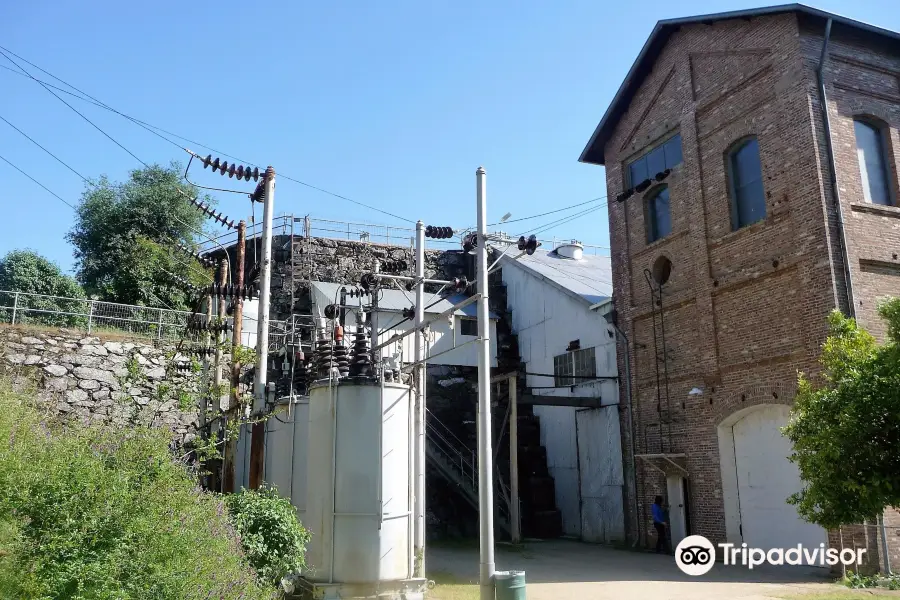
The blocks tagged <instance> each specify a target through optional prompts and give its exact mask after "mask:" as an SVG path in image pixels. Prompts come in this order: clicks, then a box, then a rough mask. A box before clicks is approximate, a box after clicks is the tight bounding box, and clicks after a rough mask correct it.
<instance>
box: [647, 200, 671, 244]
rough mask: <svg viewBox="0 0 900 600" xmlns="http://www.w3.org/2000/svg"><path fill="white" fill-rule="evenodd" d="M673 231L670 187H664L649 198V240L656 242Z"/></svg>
mask: <svg viewBox="0 0 900 600" xmlns="http://www.w3.org/2000/svg"><path fill="white" fill-rule="evenodd" d="M670 233H672V218H671V215H670V212H669V188H667V187H664V188H662V189H661V190H660V191H659V192H658V193H656V194H655V195H654V196H652V197H651V198H649V199H648V200H647V241H648V242H655V241H656V240H659V239H662V238H664V237H666V236H667V235H669V234H670Z"/></svg>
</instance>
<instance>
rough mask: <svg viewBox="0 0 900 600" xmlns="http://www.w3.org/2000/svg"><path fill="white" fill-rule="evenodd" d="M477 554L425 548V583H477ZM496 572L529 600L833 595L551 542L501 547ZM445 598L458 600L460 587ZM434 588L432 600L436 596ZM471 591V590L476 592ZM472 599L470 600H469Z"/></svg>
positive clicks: (818, 585)
mask: <svg viewBox="0 0 900 600" xmlns="http://www.w3.org/2000/svg"><path fill="white" fill-rule="evenodd" d="M478 562H479V558H478V548H477V546H462V545H454V546H449V545H431V546H430V547H429V548H428V551H427V555H426V569H427V571H428V573H429V577H431V578H434V579H436V580H438V581H439V582H440V581H442V580H443V581H445V582H450V583H457V584H465V583H477V581H478ZM496 563H497V570H498V571H506V570H518V571H525V578H526V582H527V587H526V591H527V596H528V600H565V599H568V598H571V599H576V598H577V599H589V600H607V599H609V600H613V599H616V600H618V599H620V598H628V599H629V600H727V599H732V598H739V599H741V600H770V599H781V598H795V597H797V596H806V595H808V594H812V596H810V597H811V598H816V595H818V593H826V592H833V591H834V590H835V586H833V585H831V583H832V582H833V581H834V577H833V576H832V575H830V574H829V573H827V572H826V571H825V570H824V569H815V568H805V567H766V568H756V569H753V570H752V571H750V570H748V569H747V568H745V567H733V566H728V567H726V566H724V565H721V564H717V565H716V566H715V567H714V568H713V570H712V571H710V572H709V573H707V574H706V575H703V576H701V577H696V578H695V577H689V576H687V575H684V574H683V573H682V572H681V571H680V570H679V569H678V567H677V566H675V559H674V558H673V557H672V556H665V555H657V554H646V553H639V552H629V551H626V550H617V549H614V548H608V547H604V546H596V545H590V544H582V543H579V542H574V541H566V540H555V541H543V542H534V543H529V544H526V545H525V547H524V548H523V549H515V548H511V547H503V546H500V547H498V549H497V555H496ZM450 587H453V588H455V589H454V590H453V592H454V593H453V594H448V597H452V598H453V599H454V600H455V599H456V598H465V597H466V596H468V594H466V593H465V591H464V590H463V587H464V586H459V585H458V586H450ZM440 589H441V586H438V589H437V590H436V592H437V593H436V594H434V595H432V597H436V598H437V599H438V600H443V599H442V598H441V595H440ZM475 589H477V588H475ZM474 597H476V598H477V594H476V595H475V596H474Z"/></svg>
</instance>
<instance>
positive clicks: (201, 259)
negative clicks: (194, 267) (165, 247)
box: [175, 243, 216, 269]
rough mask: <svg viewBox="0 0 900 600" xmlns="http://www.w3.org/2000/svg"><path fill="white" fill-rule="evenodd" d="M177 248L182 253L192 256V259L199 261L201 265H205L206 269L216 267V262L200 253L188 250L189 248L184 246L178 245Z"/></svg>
mask: <svg viewBox="0 0 900 600" xmlns="http://www.w3.org/2000/svg"><path fill="white" fill-rule="evenodd" d="M175 247H176V248H178V249H179V250H180V251H181V252H182V253H184V254H186V255H188V256H190V257H191V258H195V259H197V260H198V261H199V262H200V264H201V265H203V266H204V267H206V268H208V269H209V268H212V267H214V266H216V261H215V260H213V259H211V258H208V257H206V256H203V255H202V254H200V253H199V252H196V251H194V250H191V249H190V248H188V247H187V246H185V245H183V244H180V243H176V244H175Z"/></svg>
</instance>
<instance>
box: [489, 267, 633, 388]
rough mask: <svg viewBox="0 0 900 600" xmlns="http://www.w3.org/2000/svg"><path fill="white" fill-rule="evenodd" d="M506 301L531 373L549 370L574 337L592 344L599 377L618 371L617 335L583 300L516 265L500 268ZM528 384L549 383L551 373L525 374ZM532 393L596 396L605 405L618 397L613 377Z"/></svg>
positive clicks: (514, 331)
mask: <svg viewBox="0 0 900 600" xmlns="http://www.w3.org/2000/svg"><path fill="white" fill-rule="evenodd" d="M503 282H504V283H505V284H506V297H507V306H508V307H509V309H510V311H511V312H512V323H511V325H512V330H513V333H515V334H516V335H517V337H518V340H519V352H520V355H521V357H522V361H523V362H524V363H525V365H526V369H527V371H528V372H529V373H548V374H552V373H553V357H554V356H558V355H560V354H563V353H564V352H565V351H566V348H567V347H568V345H569V342H570V341H572V340H579V343H580V345H581V347H582V348H592V347H593V348H595V349H596V350H595V354H596V361H597V376H598V377H615V376H616V374H617V373H616V360H615V352H616V344H615V338H612V337H610V336H609V329H610V327H609V325H608V324H607V323H606V319H604V318H603V316H601V315H599V314H597V313H596V312H595V311H592V310H589V309H588V305H587V303H586V302H584V301H582V300H579V299H576V298H574V297H573V296H571V295H569V294H567V293H565V292H563V291H562V290H560V289H559V288H557V287H556V286H553V285H550V284H549V283H547V282H546V281H543V280H541V279H538V278H536V277H535V276H533V275H531V274H530V273H529V272H527V271H526V270H525V269H524V268H522V267H520V266H518V265H515V264H506V265H504V267H503ZM525 383H526V385H527V386H528V387H531V388H540V387H546V386H552V385H553V378H552V377H535V376H532V375H529V376H527V378H526V382H525ZM534 394H536V395H548V396H594V397H596V396H599V397H601V398H603V402H604V404H613V403H617V402H618V385H617V383H616V381H615V380H614V379H610V380H603V381H599V382H594V383H583V384H580V385H577V386H575V387H574V390H573V389H570V388H568V387H566V388H559V389H534Z"/></svg>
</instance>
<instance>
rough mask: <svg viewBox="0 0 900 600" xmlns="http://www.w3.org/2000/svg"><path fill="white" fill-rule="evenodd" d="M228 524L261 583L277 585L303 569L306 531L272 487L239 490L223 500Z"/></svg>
mask: <svg viewBox="0 0 900 600" xmlns="http://www.w3.org/2000/svg"><path fill="white" fill-rule="evenodd" d="M225 504H226V505H227V506H228V512H229V514H230V515H231V522H232V523H233V524H234V528H235V529H236V530H237V532H238V535H240V538H241V545H242V546H243V548H244V552H245V553H246V554H247V558H248V559H249V560H250V564H252V565H253V568H255V569H256V573H257V575H258V576H259V578H260V579H261V580H262V581H265V582H268V583H272V584H277V583H278V582H279V581H280V580H281V579H282V578H283V577H285V576H287V575H293V574H298V573H300V571H301V570H302V569H304V568H305V567H306V562H305V558H304V554H305V552H306V544H307V543H308V542H309V532H308V531H307V530H306V529H304V528H303V525H301V524H300V521H299V520H298V519H297V511H296V510H295V509H294V506H293V505H292V504H291V502H290V500H288V499H286V498H282V497H281V496H279V495H278V491H277V490H276V489H275V488H274V487H263V488H260V489H259V490H241V492H240V493H238V494H231V495H229V496H226V497H225Z"/></svg>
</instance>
